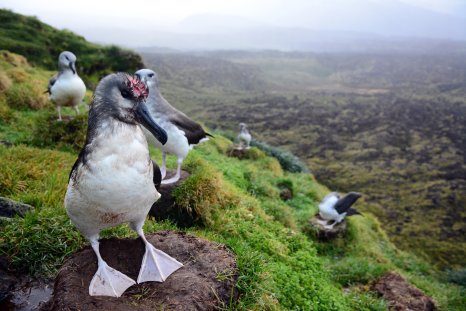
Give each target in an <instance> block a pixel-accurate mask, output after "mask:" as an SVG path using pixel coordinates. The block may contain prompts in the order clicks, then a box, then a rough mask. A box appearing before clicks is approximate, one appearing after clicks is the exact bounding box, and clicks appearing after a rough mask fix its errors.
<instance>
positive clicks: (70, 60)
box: [46, 51, 86, 121]
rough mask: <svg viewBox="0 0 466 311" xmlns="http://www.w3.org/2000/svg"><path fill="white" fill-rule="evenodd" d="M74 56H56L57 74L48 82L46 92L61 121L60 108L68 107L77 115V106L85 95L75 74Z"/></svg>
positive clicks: (83, 86) (69, 53)
mask: <svg viewBox="0 0 466 311" xmlns="http://www.w3.org/2000/svg"><path fill="white" fill-rule="evenodd" d="M75 63H76V56H75V55H74V54H73V53H71V52H69V51H64V52H61V53H60V56H58V73H57V74H56V75H54V76H53V77H52V78H51V79H50V80H49V85H48V88H47V92H46V93H49V98H50V99H51V100H52V101H53V102H54V103H55V105H56V106H57V111H58V120H59V121H61V120H62V118H61V107H62V106H69V107H73V108H74V109H75V110H76V114H77V115H78V114H79V107H78V106H79V104H80V103H81V102H82V101H83V98H84V95H85V94H86V86H85V85H84V82H83V80H81V78H80V77H79V76H78V74H77V72H76V64H75Z"/></svg>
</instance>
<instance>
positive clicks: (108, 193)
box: [65, 73, 182, 297]
mask: <svg viewBox="0 0 466 311" xmlns="http://www.w3.org/2000/svg"><path fill="white" fill-rule="evenodd" d="M146 98H147V88H146V87H145V85H144V84H143V83H142V82H141V81H139V80H138V79H136V78H135V77H132V76H129V75H127V74H122V73H118V74H111V75H109V76H107V77H105V78H104V79H102V80H101V81H100V83H99V84H98V85H97V88H96V90H95V93H94V99H93V101H92V103H91V106H90V110H89V122H88V130H87V137H86V143H85V146H84V147H83V149H82V150H81V152H80V153H79V157H78V159H77V161H76V163H75V164H74V166H73V168H72V170H71V173H70V178H69V182H68V189H67V192H66V196H65V208H66V211H67V213H68V215H69V217H70V219H71V221H72V222H73V223H74V224H75V226H76V227H77V228H78V229H79V231H81V233H82V234H83V235H84V236H85V237H86V238H87V239H88V240H89V241H90V243H91V246H92V248H93V250H94V252H95V254H96V255H97V261H98V269H97V272H96V273H95V275H94V277H93V278H92V281H91V283H90V286H89V294H90V295H91V296H113V297H119V296H121V295H122V294H123V293H124V291H125V290H126V289H127V288H128V287H130V286H131V285H133V284H135V282H134V281H133V280H132V279H130V278H129V277H128V276H126V275H124V274H123V273H121V272H119V271H117V270H115V269H113V268H111V267H109V266H108V265H107V263H106V262H105V261H104V260H103V258H102V257H101V256H100V252H99V241H98V239H99V232H100V231H101V230H102V229H104V228H108V227H113V226H116V225H119V224H122V223H129V226H130V228H132V229H133V230H135V231H136V232H137V234H138V235H139V236H140V237H141V239H142V240H143V242H144V244H145V247H146V251H145V254H144V257H143V260H142V265H141V269H140V271H139V276H138V279H137V282H138V283H141V282H146V281H159V282H163V281H164V280H165V279H166V278H167V277H168V276H169V275H170V274H171V273H173V272H174V271H176V270H177V269H179V268H180V267H181V266H182V264H181V263H180V262H178V261H177V260H175V259H174V258H172V257H170V256H169V255H167V254H166V253H164V252H162V251H160V250H158V249H156V248H155V247H154V246H152V244H150V243H149V242H148V241H147V240H146V238H145V236H144V233H143V231H142V226H143V224H144V221H145V219H146V216H147V213H148V212H149V210H150V208H151V206H152V204H153V203H154V202H155V201H157V199H159V198H160V194H159V193H158V192H157V190H156V188H155V186H154V182H157V180H160V175H158V178H157V176H156V175H155V174H154V167H155V166H154V164H153V162H152V161H151V158H150V155H149V149H148V146H147V141H146V137H145V136H144V133H143V131H142V127H141V125H144V126H145V127H146V128H147V129H148V130H149V131H150V132H151V133H152V135H153V136H154V137H155V138H156V139H158V140H159V141H160V143H161V144H165V142H166V141H167V134H166V133H165V131H164V130H163V129H162V128H161V127H160V126H158V125H157V123H156V122H155V121H154V120H153V119H152V118H151V116H150V114H149V112H148V110H147V107H146V104H145V102H144V100H145V99H146Z"/></svg>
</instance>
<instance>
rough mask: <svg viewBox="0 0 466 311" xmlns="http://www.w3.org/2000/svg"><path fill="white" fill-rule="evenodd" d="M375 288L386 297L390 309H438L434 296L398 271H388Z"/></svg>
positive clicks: (420, 310)
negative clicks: (426, 293)
mask: <svg viewBox="0 0 466 311" xmlns="http://www.w3.org/2000/svg"><path fill="white" fill-rule="evenodd" d="M373 289H374V290H375V291H377V292H378V293H379V294H380V295H381V296H382V297H383V299H385V300H386V301H387V302H388V304H389V307H390V310H396V311H406V310H409V311H434V310H437V307H436V306H435V302H434V300H433V299H432V298H430V297H428V296H426V295H425V294H424V293H423V292H422V291H421V290H419V289H418V288H416V287H414V286H413V285H411V284H409V283H408V282H407V281H406V280H405V279H404V278H403V277H402V276H401V275H399V274H398V273H396V272H388V273H386V274H385V275H384V276H382V277H381V278H380V279H379V280H378V281H377V283H375V284H374V286H373Z"/></svg>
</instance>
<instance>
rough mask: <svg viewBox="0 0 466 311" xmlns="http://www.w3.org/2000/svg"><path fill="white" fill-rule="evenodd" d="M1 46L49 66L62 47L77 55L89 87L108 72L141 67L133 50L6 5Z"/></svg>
mask: <svg viewBox="0 0 466 311" xmlns="http://www.w3.org/2000/svg"><path fill="white" fill-rule="evenodd" d="M0 47H1V48H2V49H5V50H9V51H11V52H14V53H16V54H20V55H23V56H25V57H27V58H28V61H29V62H31V63H32V64H34V65H35V66H40V67H42V68H45V69H48V70H56V68H57V63H58V55H59V54H60V53H61V52H62V51H66V50H68V51H71V52H73V53H74V54H75V55H76V56H77V58H78V60H77V64H76V67H77V68H78V73H79V74H80V75H81V77H82V78H83V79H84V82H85V83H86V85H87V87H90V88H94V87H95V85H96V83H97V82H98V80H99V79H100V78H101V77H103V76H104V75H106V74H108V73H110V72H115V71H125V72H130V73H133V72H135V71H136V70H137V69H140V68H142V67H143V62H142V59H141V57H140V56H139V55H138V54H136V53H134V52H133V51H130V50H126V49H122V48H120V47H117V46H101V45H97V44H93V43H90V42H87V41H86V40H85V39H84V38H83V37H81V36H79V35H77V34H74V33H73V32H71V31H69V30H58V29H55V28H53V27H51V26H49V25H47V24H45V23H43V22H41V21H39V20H38V19H37V18H36V17H30V16H24V15H20V14H17V13H14V12H11V11H9V10H5V9H0Z"/></svg>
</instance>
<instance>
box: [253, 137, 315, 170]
mask: <svg viewBox="0 0 466 311" xmlns="http://www.w3.org/2000/svg"><path fill="white" fill-rule="evenodd" d="M251 145H252V146H255V147H257V148H259V149H260V150H262V151H264V152H265V153H266V154H268V155H270V156H272V157H274V158H276V159H277V160H278V162H280V165H281V166H282V168H283V169H284V170H285V171H288V172H292V173H300V172H304V173H307V172H309V169H308V168H307V167H306V165H305V164H304V163H303V162H301V160H300V159H299V158H298V157H297V156H295V155H294V154H292V153H291V152H289V151H285V150H283V149H280V148H277V147H273V146H271V145H269V144H267V143H264V142H260V141H257V140H255V139H253V140H251Z"/></svg>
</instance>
